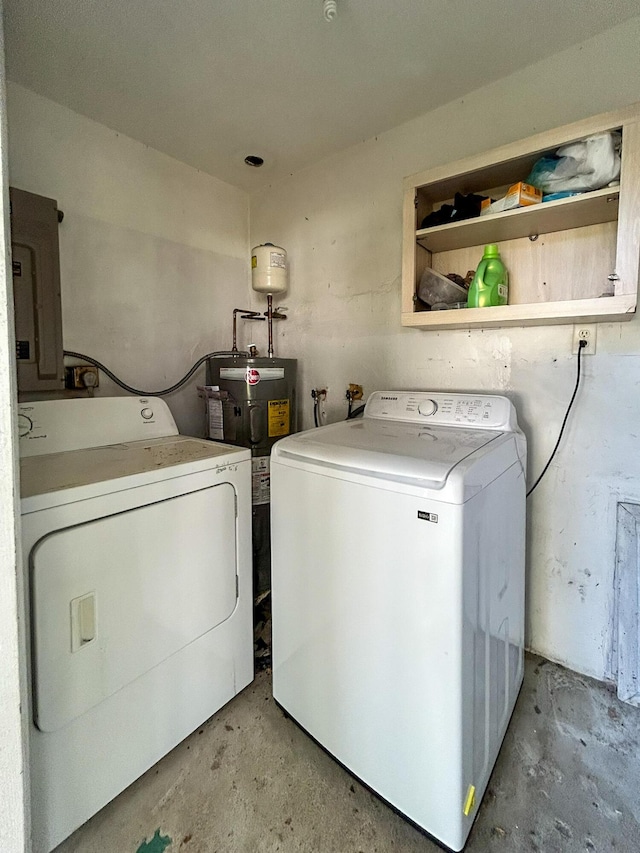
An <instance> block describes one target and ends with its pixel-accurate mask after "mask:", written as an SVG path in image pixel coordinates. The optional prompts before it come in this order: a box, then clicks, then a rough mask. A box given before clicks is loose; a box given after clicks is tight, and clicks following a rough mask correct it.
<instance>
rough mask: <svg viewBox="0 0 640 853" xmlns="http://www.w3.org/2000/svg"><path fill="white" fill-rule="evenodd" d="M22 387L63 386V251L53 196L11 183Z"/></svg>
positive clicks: (18, 362)
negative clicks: (61, 271) (61, 269)
mask: <svg viewBox="0 0 640 853" xmlns="http://www.w3.org/2000/svg"><path fill="white" fill-rule="evenodd" d="M9 192H10V198H11V251H12V267H13V301H14V307H15V331H16V358H17V364H18V391H19V392H22V391H57V390H59V389H61V388H64V366H63V353H62V308H61V302H60V253H59V247H58V223H59V222H60V221H61V220H62V214H61V212H60V211H59V210H58V204H57V202H56V201H54V199H52V198H44V197H43V196H39V195H34V194H33V193H28V192H25V191H24V190H18V189H15V188H14V187H11V188H10V191H9Z"/></svg>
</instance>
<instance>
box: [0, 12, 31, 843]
mask: <svg viewBox="0 0 640 853" xmlns="http://www.w3.org/2000/svg"><path fill="white" fill-rule="evenodd" d="M0 172H1V175H2V221H1V223H0V400H1V401H2V405H0V471H2V476H0V850H2V851H3V853H23V851H24V850H25V849H26V848H25V839H26V835H27V832H26V811H25V778H26V777H25V774H24V772H23V768H24V752H23V738H22V720H21V713H20V707H21V702H22V698H23V695H24V692H23V686H24V682H23V680H22V678H21V670H22V668H23V664H22V661H21V660H20V653H19V640H18V632H19V623H18V589H17V583H16V580H17V573H16V566H17V565H18V564H19V562H20V544H19V541H20V534H19V529H18V521H19V518H20V515H19V512H17V506H18V487H17V483H18V480H17V447H16V442H15V429H14V424H15V416H16V406H15V402H16V388H15V368H14V352H15V350H14V346H15V345H14V334H13V315H12V310H13V309H12V287H13V285H12V279H11V277H10V276H9V270H10V268H11V265H10V263H9V246H10V240H9V237H8V235H9V196H8V192H9V191H8V174H9V173H8V165H7V111H6V93H5V76H4V40H3V30H2V4H1V3H0ZM23 707H24V706H23Z"/></svg>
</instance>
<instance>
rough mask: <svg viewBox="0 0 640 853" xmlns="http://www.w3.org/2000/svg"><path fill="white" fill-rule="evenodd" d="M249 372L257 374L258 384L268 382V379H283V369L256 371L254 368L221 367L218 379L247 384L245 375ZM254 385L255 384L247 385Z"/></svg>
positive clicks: (271, 368)
mask: <svg viewBox="0 0 640 853" xmlns="http://www.w3.org/2000/svg"><path fill="white" fill-rule="evenodd" d="M249 370H252V371H253V372H254V373H257V374H258V377H259V379H258V381H259V382H268V381H269V380H270V379H284V367H262V368H260V370H257V369H256V368H255V367H251V368H245V367H221V368H220V379H236V380H239V381H240V382H247V381H248V379H247V374H248V372H249ZM249 384H250V385H256V384H257V383H256V382H251V383H249Z"/></svg>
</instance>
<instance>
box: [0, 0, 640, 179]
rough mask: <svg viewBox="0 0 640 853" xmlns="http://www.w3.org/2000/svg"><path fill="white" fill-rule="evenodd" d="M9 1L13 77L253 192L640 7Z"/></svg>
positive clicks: (501, 1)
mask: <svg viewBox="0 0 640 853" xmlns="http://www.w3.org/2000/svg"><path fill="white" fill-rule="evenodd" d="M4 5H5V38H6V53H7V72H8V77H9V79H11V80H14V81H15V82H17V83H20V84H22V85H24V86H26V87H27V88H29V89H32V90H33V91H35V92H38V93H40V94H42V95H44V96H46V97H48V98H51V99H52V100H54V101H57V102H58V103H60V104H64V105H66V106H68V107H70V108H71V109H73V110H76V111H77V112H79V113H82V114H83V115H86V116H89V117H90V118H92V119H95V120H96V121H99V122H101V123H102V124H105V125H107V126H108V127H110V128H112V129H114V130H117V131H120V132H121V133H124V134H126V135H128V136H131V137H133V138H134V139H137V140H139V141H141V142H144V143H146V144H147V145H150V146H152V147H153V148H156V149H158V150H160V151H163V152H165V153H166V154H169V155H171V156H173V157H176V158H177V159H178V160H182V161H183V162H185V163H188V164H189V165H191V166H194V167H196V168H198V169H201V170H203V171H205V172H208V173H209V174H212V175H215V176H217V177H219V178H222V179H223V180H225V181H228V182H229V183H231V184H235V185H236V186H239V187H243V188H245V189H248V190H251V189H253V188H254V187H257V186H260V185H261V184H264V183H265V182H267V181H272V180H275V179H278V178H281V177H283V176H285V175H287V174H290V173H293V172H295V171H297V170H299V169H301V168H304V167H305V166H306V165H308V164H310V163H313V162H315V161H317V160H320V159H322V158H323V157H326V156H327V155H329V154H332V153H333V152H335V151H338V150H340V149H341V148H345V147H346V146H348V145H351V144H353V143H355V142H358V141H361V140H364V139H368V138H370V137H372V136H374V135H376V134H377V133H380V132H382V131H384V130H388V129H389V128H391V127H394V126H395V125H397V124H400V123H401V122H403V121H406V120H408V119H410V118H413V117H414V116H417V115H420V114H421V113H425V112H427V111H429V110H431V109H433V108H434V107H437V106H439V105H441V104H444V103H447V102H448V101H450V100H452V99H454V98H456V97H459V96H461V95H464V94H466V93H467V92H470V91H472V90H474V89H477V88H479V87H480V86H483V85H485V84H486V83H489V82H491V81H492V80H495V79H498V78H500V77H504V76H506V75H507V74H510V73H511V72H513V71H514V70H516V69H518V68H521V67H524V66H526V65H529V64H531V63H533V62H536V61H538V60H539V59H541V58H543V57H544V56H549V55H551V54H553V53H557V52H558V51H560V50H562V49H564V48H566V47H568V46H569V45H571V44H575V43H577V42H580V41H584V40H585V39H587V38H589V37H591V36H593V35H595V34H596V33H598V32H601V31H603V30H605V29H608V28H609V27H612V26H614V25H616V24H618V23H621V22H623V21H624V20H627V19H628V18H631V17H633V16H634V15H638V13H639V11H640V9H639V5H638V0H607V1H606V2H602V0H569V2H558V0H337V5H338V13H337V17H336V19H335V20H334V21H332V22H327V21H325V20H324V17H323V5H322V0H93V2H89V0H56V2H49V3H44V2H42V0H5V4H4ZM558 85H559V86H561V85H562V82H561V81H558ZM248 154H253V155H259V156H260V157H263V158H264V160H265V164H264V166H263V167H262V168H260V169H255V168H251V167H249V166H246V165H245V164H244V157H245V156H246V155H248Z"/></svg>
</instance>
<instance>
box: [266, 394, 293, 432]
mask: <svg viewBox="0 0 640 853" xmlns="http://www.w3.org/2000/svg"><path fill="white" fill-rule="evenodd" d="M277 435H289V401H288V400H269V438H275V436H277Z"/></svg>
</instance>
